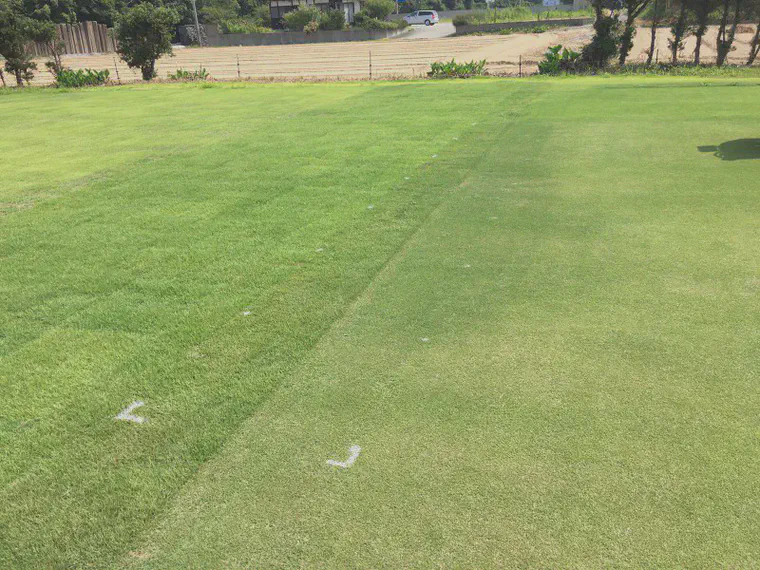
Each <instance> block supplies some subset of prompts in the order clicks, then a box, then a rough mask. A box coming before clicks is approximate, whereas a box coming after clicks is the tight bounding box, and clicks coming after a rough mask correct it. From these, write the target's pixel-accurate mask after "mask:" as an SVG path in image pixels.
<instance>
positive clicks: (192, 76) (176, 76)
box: [166, 67, 208, 81]
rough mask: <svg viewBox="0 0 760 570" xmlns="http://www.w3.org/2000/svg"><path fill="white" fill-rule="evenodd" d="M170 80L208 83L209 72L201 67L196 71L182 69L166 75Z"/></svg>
mask: <svg viewBox="0 0 760 570" xmlns="http://www.w3.org/2000/svg"><path fill="white" fill-rule="evenodd" d="M166 75H167V77H168V78H169V79H173V80H174V81H206V79H208V71H206V68H205V67H200V68H198V69H196V70H194V71H190V70H186V69H182V68H181V67H180V68H179V69H178V70H177V71H175V72H174V73H167V74H166Z"/></svg>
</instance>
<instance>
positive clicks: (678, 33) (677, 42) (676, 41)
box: [671, 0, 728, 65]
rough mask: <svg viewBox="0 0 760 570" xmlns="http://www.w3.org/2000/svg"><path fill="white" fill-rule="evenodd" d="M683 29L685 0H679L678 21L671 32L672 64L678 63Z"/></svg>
mask: <svg viewBox="0 0 760 570" xmlns="http://www.w3.org/2000/svg"><path fill="white" fill-rule="evenodd" d="M726 1H728V0H726ZM685 31H686V0H681V9H680V11H679V12H678V21H677V22H676V27H675V31H674V33H673V45H672V46H671V51H672V62H673V65H676V64H677V63H678V52H679V51H680V50H679V48H680V47H681V42H682V41H683V35H684V32H685Z"/></svg>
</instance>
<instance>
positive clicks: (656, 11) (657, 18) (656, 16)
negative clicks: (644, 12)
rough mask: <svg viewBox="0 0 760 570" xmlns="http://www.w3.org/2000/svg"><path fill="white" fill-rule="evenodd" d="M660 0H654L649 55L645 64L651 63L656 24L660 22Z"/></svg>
mask: <svg viewBox="0 0 760 570" xmlns="http://www.w3.org/2000/svg"><path fill="white" fill-rule="evenodd" d="M659 10H660V0H654V14H653V15H652V39H651V40H650V42H649V55H648V56H647V66H650V65H652V58H653V57H654V49H655V47H654V46H655V45H656V42H657V25H658V24H659V23H660V15H659V14H660V12H659Z"/></svg>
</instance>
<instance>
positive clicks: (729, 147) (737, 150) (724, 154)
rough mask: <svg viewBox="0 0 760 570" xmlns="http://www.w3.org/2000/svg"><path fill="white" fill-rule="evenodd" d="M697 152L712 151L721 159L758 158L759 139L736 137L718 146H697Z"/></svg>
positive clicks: (759, 153)
mask: <svg viewBox="0 0 760 570" xmlns="http://www.w3.org/2000/svg"><path fill="white" fill-rule="evenodd" d="M697 150H699V152H712V153H715V156H717V157H719V158H720V159H721V160H747V159H752V158H760V139H736V140H735V141H728V142H724V143H721V144H719V145H718V146H698V147H697Z"/></svg>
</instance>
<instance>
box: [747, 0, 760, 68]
mask: <svg viewBox="0 0 760 570" xmlns="http://www.w3.org/2000/svg"><path fill="white" fill-rule="evenodd" d="M751 12H754V16H755V21H756V22H757V26H756V27H755V35H754V36H753V37H752V41H751V42H750V44H749V57H748V58H747V65H752V64H753V63H755V59H756V58H757V55H758V53H759V52H760V0H755V1H754V3H753V4H752V8H751Z"/></svg>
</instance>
